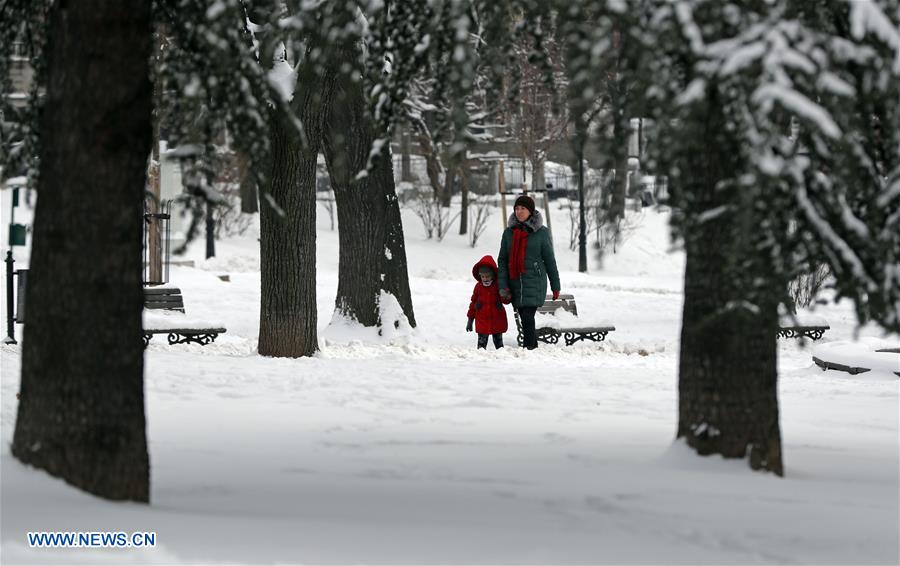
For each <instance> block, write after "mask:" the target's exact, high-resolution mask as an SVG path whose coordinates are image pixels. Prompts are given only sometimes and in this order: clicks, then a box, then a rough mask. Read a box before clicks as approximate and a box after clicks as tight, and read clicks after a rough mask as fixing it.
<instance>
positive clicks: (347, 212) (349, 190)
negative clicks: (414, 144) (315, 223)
mask: <svg viewBox="0 0 900 566" xmlns="http://www.w3.org/2000/svg"><path fill="white" fill-rule="evenodd" d="M357 49H358V48H356V47H343V48H342V50H343V51H342V56H343V58H344V59H345V60H348V61H353V60H355V59H356V57H357V55H358V54H357V53H356V50H357ZM335 67H337V66H335ZM329 83H330V84H329V85H328V87H327V89H326V93H325V95H324V106H325V113H324V120H325V123H324V127H323V149H324V153H325V159H326V162H327V164H328V174H329V177H330V178H331V186H332V188H333V190H334V199H335V204H336V206H337V212H338V240H339V242H340V256H339V259H338V290H337V297H336V299H335V308H336V309H337V311H338V312H339V313H341V314H342V315H343V316H346V317H348V318H350V319H353V320H356V321H358V322H359V323H361V324H362V325H363V326H380V327H383V326H384V325H385V324H394V325H395V326H396V325H398V324H399V321H397V320H391V321H388V320H383V319H382V318H383V317H382V315H383V314H384V313H385V312H387V311H385V310H384V309H385V308H387V309H389V308H390V307H389V306H388V305H385V304H383V303H382V301H383V300H390V299H388V298H387V297H386V296H385V294H389V295H391V296H393V298H394V299H396V301H397V302H398V303H399V305H400V308H401V310H402V313H403V314H404V315H405V316H406V318H407V320H408V322H409V324H410V325H411V326H415V316H414V314H413V306H412V296H411V294H410V290H409V276H408V274H407V266H406V248H405V243H404V238H403V224H402V221H401V218H400V206H399V201H398V200H397V195H396V192H395V187H394V173H393V160H392V158H391V153H390V146H389V145H387V144H385V146H384V148H383V149H382V151H381V153H380V154H379V155H378V156H376V157H375V158H374V160H373V162H372V168H371V169H370V171H369V173H368V175H366V176H364V177H362V178H359V179H357V178H356V177H357V174H358V173H359V172H360V171H363V170H364V169H365V168H366V163H367V161H368V159H369V151H370V149H371V147H372V143H373V142H374V141H375V139H376V133H375V129H374V124H373V122H372V120H371V118H370V116H369V114H368V112H367V108H366V99H365V95H364V93H363V89H362V84H361V83H360V82H358V81H354V80H353V79H352V78H351V77H349V76H347V74H345V73H341V72H338V71H337V69H335V71H334V75H333V76H331V77H330V78H329Z"/></svg>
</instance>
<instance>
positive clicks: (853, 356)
mask: <svg viewBox="0 0 900 566" xmlns="http://www.w3.org/2000/svg"><path fill="white" fill-rule="evenodd" d="M896 348H900V341H898V340H894V341H890V340H884V339H880V338H874V337H866V338H862V339H860V340H858V341H849V340H837V341H834V342H826V343H824V344H821V345H819V346H815V347H814V348H813V355H814V356H815V357H817V358H819V359H820V360H823V361H826V362H832V363H836V364H841V365H845V366H850V367H863V368H867V369H869V370H870V371H868V372H865V373H861V374H857V375H850V374H847V373H844V374H840V373H839V372H835V373H837V374H838V375H843V377H845V378H851V377H852V378H853V379H857V380H872V379H884V380H888V381H893V382H896V381H897V376H898V375H900V354H898V353H896V351H895V352H879V351H878V350H887V349H896Z"/></svg>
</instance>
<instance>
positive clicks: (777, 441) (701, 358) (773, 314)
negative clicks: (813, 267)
mask: <svg viewBox="0 0 900 566" xmlns="http://www.w3.org/2000/svg"><path fill="white" fill-rule="evenodd" d="M711 106H712V108H713V109H712V111H710V112H708V113H707V116H706V120H707V123H706V128H705V130H704V129H701V128H698V130H699V131H696V132H693V133H692V135H698V136H702V137H700V138H695V139H703V140H706V143H707V146H706V148H705V151H702V152H695V153H693V154H691V155H690V156H688V158H687V165H688V168H687V169H686V170H688V171H691V178H692V179H693V180H694V181H695V182H697V183H698V188H697V191H696V192H697V193H698V194H699V195H700V202H698V203H696V205H697V207H698V208H697V209H696V210H701V211H702V210H712V209H714V208H717V207H718V206H720V205H722V204H723V203H724V202H723V200H722V194H723V190H724V189H723V186H722V185H721V184H720V183H721V182H722V181H723V180H728V179H732V178H733V176H734V175H735V172H738V171H741V170H742V169H741V167H740V163H739V162H737V159H739V157H738V156H739V155H740V148H739V147H736V145H735V144H734V143H733V140H730V139H728V138H727V137H726V136H725V135H723V132H724V131H725V130H724V123H725V120H724V117H723V116H722V115H721V110H719V109H716V108H715V106H714V105H712V104H711ZM729 142H731V143H729ZM732 186H733V183H732ZM732 190H734V189H732ZM737 190H739V189H737ZM750 206H752V204H750ZM747 210H748V207H742V209H741V210H739V211H738V212H737V213H735V214H733V215H729V214H726V215H720V216H719V217H718V218H714V219H711V220H708V221H706V222H702V223H697V224H696V225H695V226H693V227H692V228H690V229H689V231H688V233H687V234H686V237H685V247H686V250H687V265H686V269H685V287H684V312H683V316H682V330H681V355H680V361H679V387H678V389H679V414H678V437H679V438H684V439H685V440H686V441H687V443H688V445H689V446H691V447H693V448H694V449H695V450H696V451H697V452H698V453H699V454H701V455H708V454H720V455H722V456H724V457H726V458H748V459H749V463H750V466H751V467H752V468H753V469H763V470H769V471H773V472H775V473H776V474H778V475H782V474H783V464H782V457H781V435H780V431H779V424H778V396H777V369H776V359H777V349H776V332H777V327H778V314H777V297H778V296H779V293H780V289H779V288H778V287H777V285H774V284H771V283H767V279H768V274H767V273H766V269H765V259H764V258H755V259H751V258H753V255H752V254H753V250H752V246H753V244H752V232H753V230H754V227H753V226H750V225H749V223H750V222H749V221H748V219H749V218H750V216H749V212H745V211H747ZM759 285H768V286H769V287H770V288H769V289H768V290H767V296H768V297H769V298H768V299H767V300H765V301H759V300H757V301H756V302H755V303H754V304H752V305H750V304H748V302H747V297H748V291H749V289H750V288H751V287H752V286H759ZM764 294H765V293H764Z"/></svg>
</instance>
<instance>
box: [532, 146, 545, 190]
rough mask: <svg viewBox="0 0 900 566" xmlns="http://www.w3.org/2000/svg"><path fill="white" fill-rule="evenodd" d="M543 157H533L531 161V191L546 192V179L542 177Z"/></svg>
mask: <svg viewBox="0 0 900 566" xmlns="http://www.w3.org/2000/svg"><path fill="white" fill-rule="evenodd" d="M544 159H545V158H544V156H543V155H535V156H534V159H532V160H531V190H532V191H545V190H547V179H546V177H545V176H544Z"/></svg>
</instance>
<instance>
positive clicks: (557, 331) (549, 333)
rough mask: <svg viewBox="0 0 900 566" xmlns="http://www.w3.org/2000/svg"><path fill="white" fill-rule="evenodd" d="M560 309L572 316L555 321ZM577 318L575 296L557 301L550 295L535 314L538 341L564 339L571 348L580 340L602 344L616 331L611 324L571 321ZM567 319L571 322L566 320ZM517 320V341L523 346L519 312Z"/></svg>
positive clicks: (562, 297) (548, 341) (560, 297)
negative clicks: (607, 336)
mask: <svg viewBox="0 0 900 566" xmlns="http://www.w3.org/2000/svg"><path fill="white" fill-rule="evenodd" d="M559 309H562V310H563V311H564V312H566V313H569V314H570V315H571V316H566V317H561V318H563V320H553V319H552V318H551V317H553V318H557V312H559ZM577 316H578V307H577V305H576V304H575V297H574V296H573V295H560V296H559V299H557V300H555V301H554V300H553V297H552V296H550V295H548V296H547V298H546V300H545V301H544V304H543V305H541V306H540V307H538V310H537V313H536V314H535V331H536V332H537V339H538V340H540V341H541V342H544V343H545V344H556V343H557V342H559V339H560V337H563V338H564V339H565V342H566V346H571V345H572V344H574V343H575V342H578V341H579V340H591V341H593V342H601V341H603V340H605V339H606V335H607V334H609V333H610V332H612V331H613V330H615V329H616V327H615V326H612V325H611V324H596V325H591V324H579V323H578V322H577V321H573V320H571V319H573V318H574V317H577ZM565 318H568V319H570V320H565ZM515 319H516V327H518V329H519V334H518V336H517V337H516V340H517V341H518V343H519V346H521V345H522V344H523V343H524V335H523V334H522V321H521V319H520V318H519V313H518V311H516V313H515Z"/></svg>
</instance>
